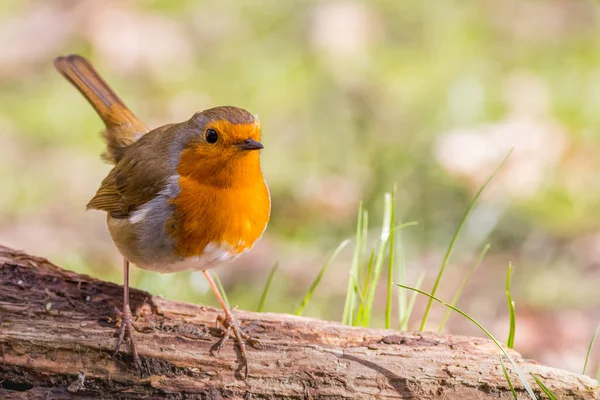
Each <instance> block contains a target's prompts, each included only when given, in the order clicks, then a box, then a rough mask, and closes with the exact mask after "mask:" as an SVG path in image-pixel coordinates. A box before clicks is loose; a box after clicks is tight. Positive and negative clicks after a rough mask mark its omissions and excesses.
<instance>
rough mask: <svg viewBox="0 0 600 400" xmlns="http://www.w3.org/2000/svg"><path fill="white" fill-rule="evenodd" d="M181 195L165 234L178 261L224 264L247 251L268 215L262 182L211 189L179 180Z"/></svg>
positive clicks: (265, 193) (267, 192) (201, 184)
mask: <svg viewBox="0 0 600 400" xmlns="http://www.w3.org/2000/svg"><path fill="white" fill-rule="evenodd" d="M179 186H180V188H181V191H180V192H179V195H178V196H177V197H175V198H174V199H172V200H171V201H170V202H171V204H172V205H173V206H174V212H173V215H172V218H170V220H169V221H168V223H167V227H166V228H167V232H168V233H169V235H170V236H172V237H173V238H175V253H176V255H177V256H178V257H181V258H184V259H185V258H190V257H191V258H194V257H199V258H203V259H206V260H204V261H208V258H210V259H211V260H213V259H214V262H216V261H226V260H229V259H231V258H234V257H236V256H238V255H239V254H241V253H243V252H244V251H246V250H248V249H250V248H251V247H252V246H253V245H254V243H255V242H256V241H257V240H258V239H259V238H260V237H261V236H262V234H263V232H264V230H265V228H266V225H267V222H268V220H269V216H270V212H271V201H270V197H269V191H268V188H267V186H266V184H265V183H264V180H263V179H262V177H261V179H260V180H258V182H256V184H253V185H246V186H243V187H235V188H232V187H214V186H209V185H205V184H203V183H201V182H198V181H196V180H194V179H190V178H187V177H185V176H182V177H180V178H179Z"/></svg>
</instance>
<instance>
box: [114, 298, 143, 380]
mask: <svg viewBox="0 0 600 400" xmlns="http://www.w3.org/2000/svg"><path fill="white" fill-rule="evenodd" d="M115 312H116V313H117V315H118V316H119V317H121V326H120V327H119V337H118V338H117V343H116V344H115V352H114V354H113V358H115V357H116V356H117V354H119V349H120V348H121V344H122V343H123V341H124V340H125V336H127V337H128V338H129V343H130V345H131V353H132V354H133V363H134V364H135V366H136V367H137V368H138V370H139V371H140V373H141V372H142V363H141V361H140V357H139V355H138V352H137V348H136V345H135V339H134V337H133V330H134V329H135V325H134V324H133V315H132V314H131V309H130V308H129V306H127V307H125V308H124V311H123V312H121V311H120V310H119V309H117V308H115Z"/></svg>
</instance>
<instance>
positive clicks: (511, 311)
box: [506, 263, 516, 349]
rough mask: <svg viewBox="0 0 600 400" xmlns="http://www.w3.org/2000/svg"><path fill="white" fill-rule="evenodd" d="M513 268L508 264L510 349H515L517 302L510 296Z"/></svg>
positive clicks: (507, 343) (507, 296) (507, 287)
mask: <svg viewBox="0 0 600 400" xmlns="http://www.w3.org/2000/svg"><path fill="white" fill-rule="evenodd" d="M512 272H513V266H512V264H511V263H508V272H507V273H506V300H507V301H508V313H509V316H510V327H509V329H508V339H506V346H507V347H508V348H509V349H512V348H513V347H515V322H516V319H515V302H514V301H513V299H512V297H511V295H510V278H511V276H512Z"/></svg>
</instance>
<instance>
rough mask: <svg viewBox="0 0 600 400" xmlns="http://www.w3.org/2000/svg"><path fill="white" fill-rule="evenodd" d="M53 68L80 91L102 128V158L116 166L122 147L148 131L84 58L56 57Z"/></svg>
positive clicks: (76, 56)
mask: <svg viewBox="0 0 600 400" xmlns="http://www.w3.org/2000/svg"><path fill="white" fill-rule="evenodd" d="M54 66H55V67H56V69H57V70H58V71H59V72H60V73H61V74H62V75H63V76H64V77H65V78H67V80H68V81H69V82H71V83H72V84H73V86H75V87H76V88H77V90H79V92H81V94H82V95H83V96H84V97H85V98H86V99H87V101H88V102H89V103H90V104H91V105H92V107H94V109H95V110H96V112H97V113H98V115H99V116H100V118H101V119H102V121H103V122H104V124H105V125H106V130H105V132H104V139H105V141H106V151H105V152H104V154H103V155H102V156H103V158H104V159H105V160H107V161H109V162H111V163H113V164H115V163H117V162H118V161H119V159H120V158H121V156H122V153H123V150H124V148H125V147H127V146H128V145H130V144H131V143H133V142H135V141H136V140H137V139H139V138H140V137H141V136H142V135H143V134H145V133H146V132H148V128H147V127H146V125H144V123H142V122H141V121H140V120H139V119H138V118H137V117H136V116H135V115H134V114H133V112H132V111H131V110H130V109H129V108H127V106H126V105H125V103H123V101H122V100H121V99H120V98H119V96H117V95H116V94H115V92H113V90H112V89H111V88H110V86H108V84H107V83H106V82H105V81H104V79H102V77H101V76H100V75H99V74H98V72H96V70H95V69H94V67H93V66H92V65H91V64H90V63H89V61H88V60H86V59H85V58H83V57H81V56H79V55H69V56H64V57H58V58H56V59H55V60H54Z"/></svg>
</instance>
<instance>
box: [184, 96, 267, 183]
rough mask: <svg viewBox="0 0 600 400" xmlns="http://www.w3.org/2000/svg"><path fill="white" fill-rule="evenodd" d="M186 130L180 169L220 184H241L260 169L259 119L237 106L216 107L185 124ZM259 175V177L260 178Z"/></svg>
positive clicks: (187, 173) (203, 179)
mask: <svg viewBox="0 0 600 400" xmlns="http://www.w3.org/2000/svg"><path fill="white" fill-rule="evenodd" d="M182 127H183V128H184V129H183V130H184V131H185V132H186V134H185V135H184V137H185V139H183V137H182V139H183V141H184V143H183V149H182V151H181V157H180V159H179V165H178V167H177V171H178V173H179V174H180V175H182V176H190V177H194V178H196V179H198V180H201V181H204V182H211V183H214V184H217V185H226V186H228V185H232V184H235V185H237V184H241V183H243V182H240V180H243V179H253V177H252V174H256V173H258V175H259V177H258V178H260V179H261V180H262V174H261V172H260V160H259V151H257V150H260V149H262V148H263V145H262V144H261V143H260V122H259V121H258V118H257V117H255V116H254V115H252V114H250V113H249V112H248V111H246V110H244V109H241V108H237V107H215V108H211V109H208V110H204V111H202V112H199V113H196V114H194V116H193V117H192V118H191V119H190V120H188V121H187V122H185V123H183V124H182ZM258 178H257V179H258Z"/></svg>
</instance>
